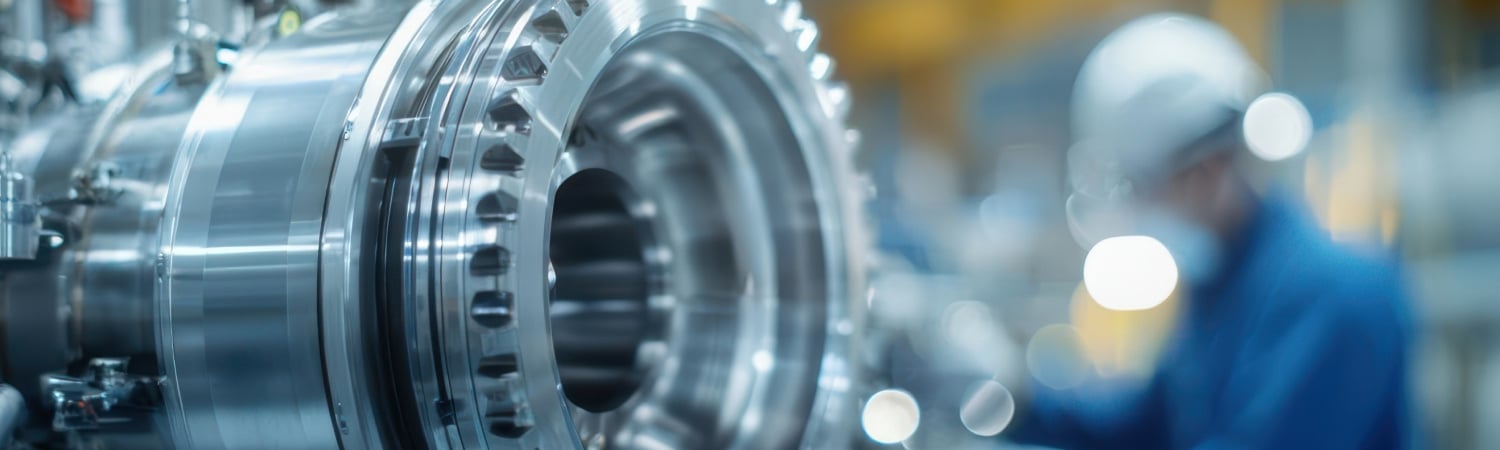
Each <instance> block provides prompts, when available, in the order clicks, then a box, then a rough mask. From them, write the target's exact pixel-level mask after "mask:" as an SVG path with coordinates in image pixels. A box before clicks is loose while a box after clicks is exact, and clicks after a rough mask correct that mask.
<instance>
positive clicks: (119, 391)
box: [42, 358, 161, 431]
mask: <svg viewBox="0 0 1500 450" xmlns="http://www.w3.org/2000/svg"><path fill="white" fill-rule="evenodd" d="M129 362H130V359H129V358H94V359H93V360H90V361H89V368H88V372H87V373H86V374H85V376H84V377H82V378H75V377H70V376H67V375H61V374H48V375H44V376H42V391H43V392H45V393H46V396H47V398H49V399H51V402H52V430H53V431H75V430H93V429H98V428H99V425H100V424H106V423H119V422H127V421H130V420H131V419H130V418H129V417H126V416H122V415H118V414H113V415H112V414H109V413H110V412H111V411H112V410H114V409H115V407H116V406H119V405H121V404H122V403H123V404H129V405H131V406H133V407H141V406H144V407H148V408H149V407H155V406H157V405H159V404H160V390H159V386H160V384H161V378H160V377H147V376H140V375H131V374H128V373H126V372H125V369H126V367H127V366H128V364H129Z"/></svg>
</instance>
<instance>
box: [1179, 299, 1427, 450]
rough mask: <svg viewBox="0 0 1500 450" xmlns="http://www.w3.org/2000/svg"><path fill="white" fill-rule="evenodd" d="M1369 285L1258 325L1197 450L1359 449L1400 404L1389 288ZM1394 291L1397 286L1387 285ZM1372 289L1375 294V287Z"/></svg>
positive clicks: (1395, 314) (1395, 315)
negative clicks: (1394, 404) (1392, 404)
mask: <svg viewBox="0 0 1500 450" xmlns="http://www.w3.org/2000/svg"><path fill="white" fill-rule="evenodd" d="M1380 284H1381V283H1369V284H1367V285H1366V286H1362V287H1360V288H1356V289H1354V290H1352V292H1343V293H1338V294H1334V295H1331V296H1326V297H1325V298H1320V299H1316V300H1315V302H1314V303H1309V304H1307V305H1306V306H1307V307H1306V308H1296V309H1295V310H1289V311H1282V312H1279V313H1273V314H1271V315H1269V316H1268V317H1264V318H1262V323H1261V324H1260V325H1259V326H1257V327H1256V329H1255V330H1256V332H1255V335H1254V337H1253V338H1252V339H1251V340H1250V341H1249V343H1248V344H1249V345H1248V347H1246V348H1245V350H1244V352H1243V353H1242V354H1241V357H1240V359H1239V361H1237V362H1236V365H1235V369H1234V375H1233V376H1232V377H1231V378H1230V379H1229V380H1228V384H1227V385H1226V386H1225V390H1224V395H1225V396H1226V397H1225V400H1226V401H1225V402H1223V403H1221V405H1222V406H1223V407H1222V408H1221V409H1220V410H1219V411H1217V412H1216V413H1215V416H1216V418H1215V422H1216V425H1215V427H1214V429H1213V430H1212V431H1211V432H1210V435H1209V436H1208V437H1207V438H1206V439H1204V440H1203V441H1201V442H1200V443H1199V444H1198V445H1197V446H1195V448H1197V449H1200V450H1210V449H1213V450H1218V449H1270V448H1278V449H1290V448H1317V449H1332V448H1348V449H1352V448H1361V447H1362V446H1363V445H1364V444H1367V439H1369V437H1370V436H1371V431H1372V429H1374V428H1375V427H1376V426H1381V425H1379V423H1378V422H1377V420H1380V417H1381V414H1384V413H1385V412H1387V411H1389V407H1390V403H1389V402H1391V401H1392V399H1393V398H1395V396H1399V395H1404V394H1403V391H1404V389H1403V388H1402V386H1400V384H1401V380H1402V377H1401V376H1400V374H1401V371H1403V370H1405V368H1404V363H1403V360H1404V358H1405V333H1404V331H1403V330H1404V320H1403V318H1402V317H1401V312H1400V311H1401V310H1400V309H1399V307H1397V306H1396V305H1395V303H1394V302H1395V301H1396V300H1398V299H1396V298H1392V297H1393V296H1397V295H1399V294H1397V292H1398V291H1397V290H1396V289H1395V288H1394V286H1379V285H1380ZM1392 284H1394V283H1392ZM1372 285H1373V286H1372Z"/></svg>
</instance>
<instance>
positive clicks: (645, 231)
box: [550, 169, 651, 412]
mask: <svg viewBox="0 0 1500 450" xmlns="http://www.w3.org/2000/svg"><path fill="white" fill-rule="evenodd" d="M628 189H629V186H628V185H626V183H625V180H623V179H621V178H620V177H619V176H618V175H615V174H614V173H612V172H609V171H606V170H602V169H587V170H584V171H581V172H578V173H576V174H574V175H573V176H571V177H569V178H568V179H566V180H564V181H563V183H562V185H561V186H559V187H558V188H557V194H556V197H555V199H554V203H553V209H552V234H551V237H550V239H551V241H550V245H551V254H550V259H551V264H552V270H553V271H554V274H555V276H556V279H555V280H556V281H555V284H554V285H553V289H552V298H551V302H552V303H551V315H552V349H553V351H554V352H556V355H557V366H558V371H559V373H560V374H561V376H562V387H563V392H564V393H565V394H566V395H567V397H568V400H569V401H571V402H573V404H575V405H578V406H579V407H581V408H583V409H586V410H589V411H593V412H604V411H609V410H613V409H615V408H618V407H619V406H620V405H621V404H623V403H625V401H626V400H628V399H629V398H630V396H631V394H633V393H635V391H636V389H637V388H638V387H640V385H641V379H642V376H643V372H644V371H645V370H644V369H645V368H644V367H643V366H644V364H643V363H641V362H640V361H639V358H638V357H639V353H640V349H641V346H642V344H644V343H645V342H646V340H647V339H648V337H649V334H650V327H649V323H650V317H649V314H648V311H647V307H646V299H647V297H648V296H649V295H650V291H651V287H650V286H651V283H650V282H649V279H648V277H649V273H648V270H647V269H648V268H647V265H646V261H645V247H646V245H647V243H648V242H649V241H650V239H649V237H650V229H649V228H648V227H647V226H646V224H644V223H642V221H640V220H638V219H637V218H635V217H633V216H631V214H630V210H629V208H628V206H627V204H626V199H628V198H631V195H629V194H630V192H629V190H628Z"/></svg>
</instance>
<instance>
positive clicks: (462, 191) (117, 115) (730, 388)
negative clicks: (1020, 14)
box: [0, 0, 865, 449]
mask: <svg viewBox="0 0 1500 450" xmlns="http://www.w3.org/2000/svg"><path fill="white" fill-rule="evenodd" d="M377 3H380V4H378V5H361V6H358V7H347V8H337V9H334V10H332V11H330V12H328V13H325V14H322V15H319V16H317V17H315V18H311V19H309V20H308V21H307V22H306V23H305V24H303V26H302V27H301V28H300V29H299V30H298V31H297V32H295V33H292V34H290V35H289V36H285V37H280V38H270V39H267V40H266V42H264V44H259V45H255V46H252V47H251V48H247V49H245V51H244V52H243V53H242V54H241V55H240V57H239V58H238V59H237V61H236V62H235V64H234V65H233V66H232V67H230V68H229V69H228V71H227V72H225V73H223V74H220V75H215V74H214V73H213V71H206V72H203V73H202V75H203V76H202V77H181V76H176V75H180V73H182V71H177V70H174V66H173V64H172V63H173V60H172V58H171V57H170V56H169V53H167V52H163V53H160V54H157V55H156V56H154V57H153V58H150V59H149V60H148V61H147V62H145V63H143V64H142V67H143V68H142V69H141V70H140V73H139V74H138V75H137V76H135V77H134V78H133V79H134V80H135V82H133V83H129V84H127V87H126V88H125V89H122V93H121V94H120V95H119V96H118V97H117V98H116V99H115V100H114V101H113V102H111V103H110V104H109V105H106V106H104V107H102V108H101V109H98V110H89V109H87V108H84V109H79V110H78V111H77V112H75V113H73V114H77V115H78V117H82V118H83V119H82V120H81V121H78V120H75V121H72V122H68V121H55V122H48V123H51V124H52V125H51V127H52V128H49V129H48V130H49V131H47V132H45V133H44V132H42V131H37V132H35V133H32V134H34V136H31V137H29V138H27V139H23V140H22V141H23V144H24V145H18V149H17V155H18V161H21V162H22V163H23V164H22V167H23V168H24V170H27V171H30V172H29V173H31V174H35V176H36V177H37V179H38V180H39V182H38V186H37V191H36V192H37V193H38V195H39V196H40V197H41V200H40V202H41V203H42V204H43V205H45V206H46V207H45V208H44V210H43V214H42V216H43V222H42V223H43V228H44V230H43V231H42V232H43V233H49V232H50V233H54V234H55V239H43V240H41V242H44V243H46V244H47V245H43V246H42V249H41V251H40V252H39V255H38V259H37V261H35V262H34V263H31V264H28V265H10V266H0V273H4V275H5V281H4V283H3V285H0V287H3V288H4V289H3V292H4V294H5V296H4V302H3V303H0V306H4V314H5V315H4V320H5V322H4V328H5V330H4V331H5V339H6V347H5V349H6V353H5V354H4V355H0V356H3V364H4V365H3V366H0V368H3V369H5V373H4V374H3V376H5V377H15V376H18V375H19V376H21V377H23V378H25V377H30V379H31V380H36V379H39V378H40V377H41V374H43V373H45V374H48V377H47V378H46V379H47V380H51V381H52V382H51V383H49V384H48V386H39V385H29V386H22V389H21V390H22V392H23V393H27V392H30V394H27V395H28V399H30V398H31V397H37V396H39V395H40V394H41V393H42V392H43V391H46V392H48V393H49V395H54V397H52V398H53V399H54V400H55V399H57V398H62V399H64V401H62V402H60V403H57V404H55V405H54V406H55V410H54V411H45V410H41V411H39V410H36V409H35V408H34V409H33V411H32V415H33V417H34V418H35V417H37V416H42V417H46V418H47V420H46V422H45V423H49V424H54V426H53V427H52V430H51V431H52V433H50V434H48V433H46V432H45V431H46V430H39V431H37V433H41V434H40V435H42V436H44V438H41V439H42V441H44V442H52V443H54V444H57V443H59V442H60V443H62V444H63V445H65V446H105V447H109V446H116V447H130V446H133V445H134V446H139V445H145V446H172V447H178V448H335V447H339V448H521V449H538V448H548V449H551V448H643V449H647V448H755V449H759V448H792V447H800V448H819V449H821V448H839V447H846V446H848V439H849V438H851V437H852V436H853V432H852V430H853V428H852V420H853V418H854V417H855V414H854V411H855V410H856V408H855V407H856V402H857V400H856V399H855V398H854V397H853V392H852V389H855V387H856V385H855V383H856V382H857V373H856V372H855V370H854V367H857V366H858V365H857V364H856V361H854V346H853V344H852V342H853V341H854V340H856V339H858V337H859V328H860V326H859V324H860V323H861V320H862V318H861V315H860V310H861V308H862V306H863V304H864V301H863V299H864V297H865V287H864V283H865V280H864V272H865V269H864V265H863V264H864V261H865V259H864V256H863V254H862V253H861V252H862V249H863V248H864V246H865V241H864V239H865V236H864V234H863V231H862V230H863V228H862V225H863V224H862V222H861V216H860V214H859V212H860V206H861V202H862V196H861V195H859V194H858V192H862V191H861V190H859V189H858V188H857V186H858V184H857V183H856V182H855V181H854V180H855V174H854V172H853V169H852V167H851V163H850V161H849V157H848V155H849V151H850V146H851V143H850V141H849V140H848V136H850V135H851V134H850V133H848V132H847V131H846V130H845V129H844V127H843V125H842V123H843V120H844V117H843V116H844V114H845V112H846V108H847V105H846V104H844V101H845V98H844V97H845V89H844V88H843V87H842V85H839V84H838V83H836V82H833V81H830V80H829V79H828V78H827V77H828V75H829V73H828V67H829V65H828V59H827V57H826V56H825V55H821V54H819V53H817V51H816V49H815V48H814V43H815V41H816V28H815V27H814V26H813V25H812V24H811V22H808V21H806V20H804V19H802V17H801V11H800V5H799V4H798V3H796V2H777V1H772V2H744V1H730V0H718V1H690V0H616V1H593V2H584V1H578V0H566V1H565V0H543V1H536V0H508V1H493V2H458V1H450V2H437V1H426V2H415V3H408V2H377ZM177 61H178V62H182V61H183V60H182V59H178V60H177ZM200 80H202V81H208V80H212V83H211V84H209V85H207V86H206V87H205V86H203V85H201V84H194V83H192V82H194V81H200ZM80 128H83V129H86V130H88V131H83V130H80ZM79 135H81V136H82V137H79ZM23 299H25V301H23ZM27 301H30V302H31V303H30V304H28V303H27ZM23 321H24V322H23ZM35 338H45V339H35ZM27 339H34V340H30V341H25V340H27ZM23 341H24V342H28V343H35V344H37V345H36V346H35V347H34V348H27V347H26V344H23V343H22V342H23ZM90 360H93V361H105V362H109V361H121V363H120V364H117V365H115V366H111V367H110V368H111V370H112V371H106V370H103V369H101V368H99V367H95V368H93V369H86V368H82V367H83V362H84V361H90ZM123 361H129V364H128V365H127V364H124V363H123ZM70 368H71V369H72V370H69V369H70ZM104 372H108V373H110V374H114V375H117V376H116V377H115V378H110V377H105V376H101V375H98V374H100V373H104ZM6 379H7V380H8V379H10V378H6ZM117 379H119V380H132V381H130V382H129V383H123V382H122V383H113V382H106V381H109V380H117ZM106 385H108V386H106ZM126 385H129V386H135V388H133V389H132V390H130V391H129V397H130V399H131V402H132V403H130V405H131V407H130V408H127V409H128V410H129V411H131V412H132V414H128V415H124V416H122V417H121V418H120V419H119V420H118V421H116V419H115V418H114V417H113V416H111V415H99V416H97V417H96V416H89V415H87V414H84V413H88V412H101V411H104V410H107V409H110V408H114V409H112V410H110V411H113V412H111V413H110V414H114V412H120V411H125V410H122V409H120V408H119V407H115V404H107V402H105V400H108V399H109V398H110V397H108V396H107V395H104V394H105V393H108V392H112V391H110V390H109V386H114V387H116V388H119V387H120V386H126ZM146 386H150V387H146ZM48 387H50V388H51V390H47V388H48ZM121 392H123V391H121ZM58 393H61V394H58ZM56 395H62V397H56ZM75 397H76V398H75ZM33 403H36V404H39V403H40V402H33ZM79 407H83V409H78V408H79ZM69 408H72V409H69ZM80 414H82V415H80ZM58 418H62V419H64V420H63V422H61V423H63V425H61V426H57V425H55V424H56V423H58V422H54V420H55V419H58ZM33 423H36V421H35V420H33ZM93 425H97V426H98V429H97V430H95V431H87V432H85V433H78V432H77V431H79V430H80V429H82V428H92V427H93ZM37 433H33V434H37Z"/></svg>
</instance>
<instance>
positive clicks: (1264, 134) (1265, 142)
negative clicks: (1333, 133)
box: [1244, 92, 1313, 161]
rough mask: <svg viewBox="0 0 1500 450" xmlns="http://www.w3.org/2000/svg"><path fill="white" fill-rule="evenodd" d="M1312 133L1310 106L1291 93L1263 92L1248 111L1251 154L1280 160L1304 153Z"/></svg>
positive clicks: (1245, 129)
mask: <svg viewBox="0 0 1500 450" xmlns="http://www.w3.org/2000/svg"><path fill="white" fill-rule="evenodd" d="M1312 132H1313V124H1312V116H1311V115H1309V114H1308V112H1307V107H1306V106H1303V105H1302V102H1301V101H1299V100H1297V97H1293V96H1291V95H1288V94H1284V93H1280V92H1272V93H1269V94H1265V95H1262V96H1260V97H1259V98H1256V99H1255V101H1253V102H1251V103H1250V107H1249V108H1247V109H1246V110H1245V122H1244V133H1245V143H1246V144H1247V145H1249V147H1250V152H1251V153H1254V154H1255V156H1258V157H1260V158H1261V159H1264V160H1266V161H1280V160H1283V159H1287V158H1290V157H1292V156H1296V155H1297V154H1298V153H1301V152H1302V149H1304V148H1307V143H1308V141H1309V140H1311V139H1312Z"/></svg>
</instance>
